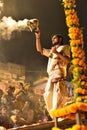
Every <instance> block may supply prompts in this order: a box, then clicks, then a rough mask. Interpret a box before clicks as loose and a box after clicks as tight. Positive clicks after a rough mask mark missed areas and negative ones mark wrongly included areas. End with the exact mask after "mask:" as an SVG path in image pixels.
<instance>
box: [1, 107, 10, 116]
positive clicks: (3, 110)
mask: <svg viewBox="0 0 87 130" xmlns="http://www.w3.org/2000/svg"><path fill="white" fill-rule="evenodd" d="M0 109H1V114H2V115H3V116H5V115H7V113H8V108H7V106H6V105H2V106H1V108H0Z"/></svg>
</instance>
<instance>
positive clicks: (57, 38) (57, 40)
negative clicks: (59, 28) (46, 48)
mask: <svg viewBox="0 0 87 130" xmlns="http://www.w3.org/2000/svg"><path fill="white" fill-rule="evenodd" d="M51 40H52V45H53V46H55V45H63V36H62V35H61V34H55V35H52V37H51Z"/></svg>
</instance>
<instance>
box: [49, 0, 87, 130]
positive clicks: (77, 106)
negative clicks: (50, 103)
mask: <svg viewBox="0 0 87 130" xmlns="http://www.w3.org/2000/svg"><path fill="white" fill-rule="evenodd" d="M62 2H63V6H64V12H65V17H66V25H67V27H68V36H69V38H70V47H71V53H72V60H71V64H72V66H73V72H72V73H73V79H72V83H73V85H74V88H75V96H74V99H75V103H72V104H70V105H68V106H66V107H65V108H61V109H58V110H54V111H51V115H52V116H53V117H70V115H71V114H72V113H73V114H75V113H76V112H77V111H78V110H79V111H83V112H87V65H86V63H85V59H86V58H85V53H84V40H83V30H82V28H81V27H80V24H79V18H78V16H77V12H76V10H75V7H76V5H75V2H76V0H62ZM52 130H60V129H59V128H56V127H54V128H53V129H52ZM65 130H87V127H86V126H84V125H74V126H73V127H72V128H67V129H65Z"/></svg>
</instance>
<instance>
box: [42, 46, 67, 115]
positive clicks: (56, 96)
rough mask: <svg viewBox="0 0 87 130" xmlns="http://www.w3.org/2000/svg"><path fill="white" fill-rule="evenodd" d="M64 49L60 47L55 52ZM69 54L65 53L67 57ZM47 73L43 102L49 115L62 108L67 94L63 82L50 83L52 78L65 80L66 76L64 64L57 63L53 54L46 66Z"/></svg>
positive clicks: (57, 60)
mask: <svg viewBox="0 0 87 130" xmlns="http://www.w3.org/2000/svg"><path fill="white" fill-rule="evenodd" d="M63 49H65V46H61V47H60V49H59V50H58V49H57V51H61V50H63ZM68 54H69V53H67V55H68ZM47 72H48V75H49V78H48V82H47V85H46V88H45V93H44V100H45V103H46V106H47V110H48V112H49V113H50V111H51V110H55V109H57V108H60V107H64V105H65V103H66V101H67V97H68V92H67V88H66V86H65V80H59V81H58V82H57V83H52V82H51V81H52V79H53V78H61V79H62V78H63V77H64V78H65V76H66V64H65V63H63V61H62V62H61V61H59V59H58V58H57V55H56V54H53V57H52V58H49V61H48V65H47Z"/></svg>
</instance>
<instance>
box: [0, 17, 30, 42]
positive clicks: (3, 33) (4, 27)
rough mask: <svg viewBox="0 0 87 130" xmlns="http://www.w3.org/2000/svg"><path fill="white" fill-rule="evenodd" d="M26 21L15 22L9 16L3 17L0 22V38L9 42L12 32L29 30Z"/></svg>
mask: <svg viewBox="0 0 87 130" xmlns="http://www.w3.org/2000/svg"><path fill="white" fill-rule="evenodd" d="M27 21H28V19H24V20H19V21H15V20H14V19H13V18H12V17H11V16H9V17H6V16H4V17H3V18H2V19H1V20H0V38H3V39H6V40H9V39H10V38H11V35H12V33H13V32H14V31H24V30H29V28H28V26H27Z"/></svg>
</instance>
